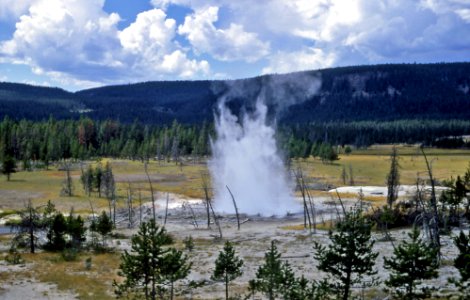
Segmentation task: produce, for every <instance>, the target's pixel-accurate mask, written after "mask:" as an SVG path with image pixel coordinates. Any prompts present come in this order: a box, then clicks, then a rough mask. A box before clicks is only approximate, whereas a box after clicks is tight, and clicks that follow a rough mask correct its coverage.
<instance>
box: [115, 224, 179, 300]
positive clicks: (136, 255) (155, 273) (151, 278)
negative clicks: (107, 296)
mask: <svg viewBox="0 0 470 300" xmlns="http://www.w3.org/2000/svg"><path fill="white" fill-rule="evenodd" d="M171 241H172V240H171V237H170V236H169V235H168V234H167V233H166V230H165V228H163V227H162V228H160V227H158V226H157V225H155V221H154V220H150V221H149V222H144V223H142V224H140V227H139V231H138V233H137V234H136V235H134V236H133V237H132V244H131V249H132V250H131V252H129V251H127V250H126V251H125V252H124V253H123V254H122V255H121V264H120V266H119V269H120V270H119V272H118V274H119V276H121V277H124V281H123V282H122V283H120V284H118V283H116V282H114V286H115V288H116V289H115V293H116V295H117V296H118V297H120V296H125V295H126V294H128V293H131V294H137V295H141V294H142V293H143V296H144V297H145V299H152V300H155V299H156V298H157V292H159V293H161V292H162V288H161V286H159V284H160V283H162V282H163V281H164V274H162V270H163V269H165V268H166V267H167V266H166V265H165V263H166V262H167V261H165V259H164V257H165V256H166V255H167V254H168V253H169V252H170V251H171V250H170V249H168V248H164V247H163V246H164V245H167V244H170V243H171Z"/></svg>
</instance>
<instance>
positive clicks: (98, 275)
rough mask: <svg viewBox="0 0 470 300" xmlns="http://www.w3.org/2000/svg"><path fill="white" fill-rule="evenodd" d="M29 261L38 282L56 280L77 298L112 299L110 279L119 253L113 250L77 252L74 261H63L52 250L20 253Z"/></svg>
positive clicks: (116, 265) (56, 282) (114, 276)
mask: <svg viewBox="0 0 470 300" xmlns="http://www.w3.org/2000/svg"><path fill="white" fill-rule="evenodd" d="M23 257H24V258H25V260H26V262H31V263H33V267H32V272H33V273H34V276H35V277H36V278H37V279H38V280H40V281H42V282H51V283H55V284H57V287H58V289H59V290H63V291H73V292H75V293H77V294H78V295H79V298H80V299H90V300H91V299H114V297H113V288H112V282H113V280H114V279H117V278H118V277H117V275H116V274H117V273H116V272H117V268H118V266H119V261H120V259H119V256H118V255H117V254H113V253H106V254H89V253H88V254H85V253H84V254H81V255H80V256H79V257H78V259H77V261H73V262H66V261H63V260H62V258H61V257H60V254H56V253H37V254H25V255H23ZM87 257H91V258H92V267H91V269H90V270H87V269H85V264H84V261H85V259H86V258H87Z"/></svg>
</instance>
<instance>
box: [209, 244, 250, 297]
mask: <svg viewBox="0 0 470 300" xmlns="http://www.w3.org/2000/svg"><path fill="white" fill-rule="evenodd" d="M242 266H243V260H242V259H240V258H239V257H237V256H236V254H235V249H234V248H233V245H232V243H230V242H229V241H227V242H226V243H225V245H224V249H223V251H220V252H219V256H218V257H217V259H216V261H215V270H214V273H213V274H212V276H211V279H212V280H217V281H224V282H225V299H228V284H229V282H230V281H232V280H234V279H235V278H237V277H239V276H241V275H242V274H243V271H242Z"/></svg>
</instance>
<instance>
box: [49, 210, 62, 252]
mask: <svg viewBox="0 0 470 300" xmlns="http://www.w3.org/2000/svg"><path fill="white" fill-rule="evenodd" d="M66 232H67V221H66V220H65V218H64V215H63V214H62V213H60V212H59V213H57V214H55V216H54V219H53V220H52V223H51V226H50V227H49V231H48V233H47V240H48V241H47V244H46V246H45V248H46V249H47V250H52V251H62V250H64V249H65V246H66V242H65V237H64V235H65V233H66Z"/></svg>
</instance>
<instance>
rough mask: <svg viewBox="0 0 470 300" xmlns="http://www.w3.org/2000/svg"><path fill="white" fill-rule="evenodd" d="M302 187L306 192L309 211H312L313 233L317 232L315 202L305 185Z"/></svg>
mask: <svg viewBox="0 0 470 300" xmlns="http://www.w3.org/2000/svg"><path fill="white" fill-rule="evenodd" d="M304 187H305V191H306V192H307V197H308V203H309V204H310V211H311V213H312V224H313V233H317V211H316V209H315V203H314V202H313V197H311V196H310V191H309V190H308V188H307V186H304Z"/></svg>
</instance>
